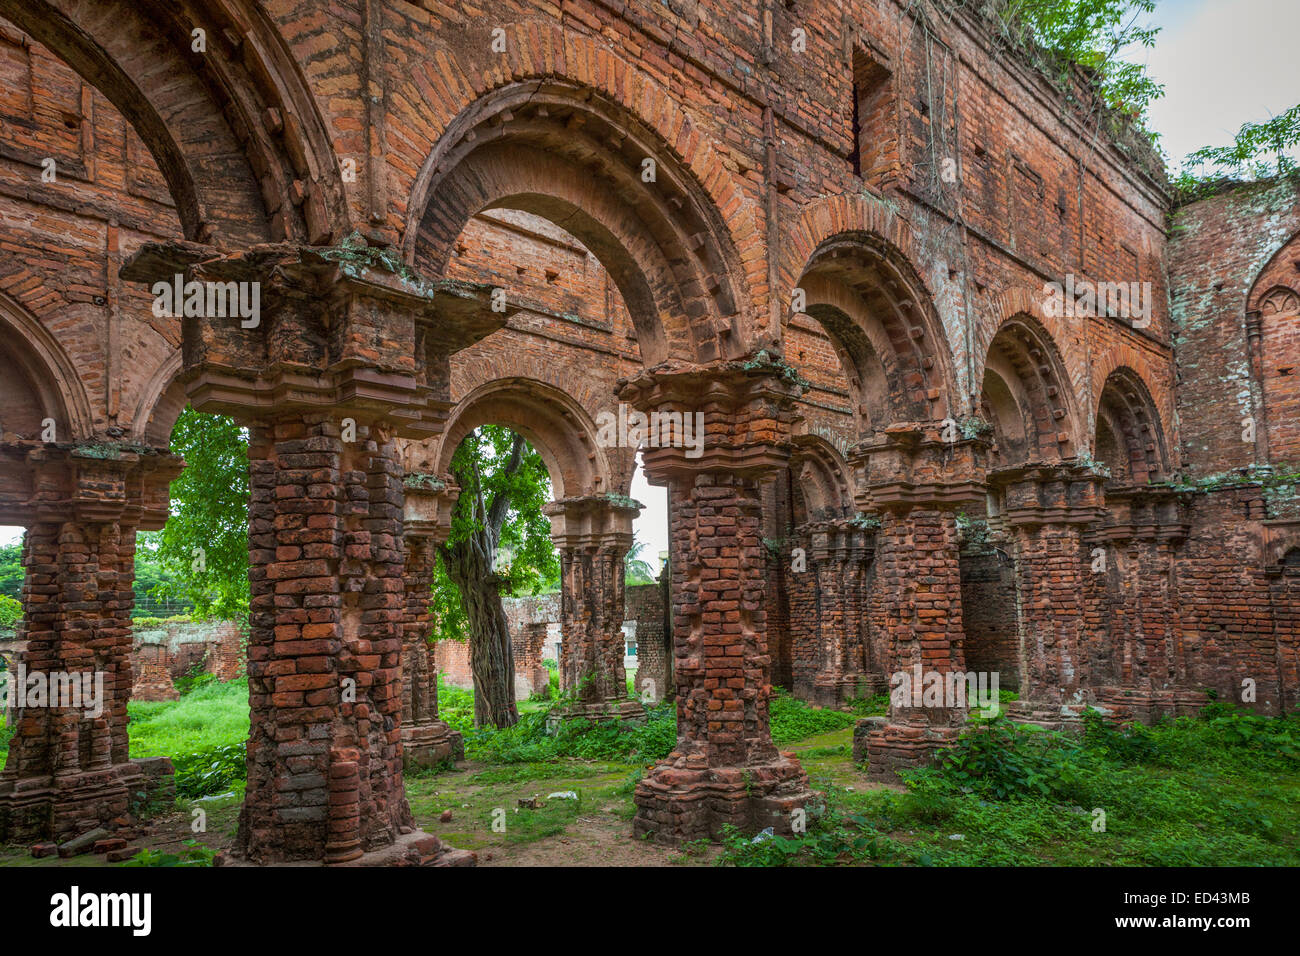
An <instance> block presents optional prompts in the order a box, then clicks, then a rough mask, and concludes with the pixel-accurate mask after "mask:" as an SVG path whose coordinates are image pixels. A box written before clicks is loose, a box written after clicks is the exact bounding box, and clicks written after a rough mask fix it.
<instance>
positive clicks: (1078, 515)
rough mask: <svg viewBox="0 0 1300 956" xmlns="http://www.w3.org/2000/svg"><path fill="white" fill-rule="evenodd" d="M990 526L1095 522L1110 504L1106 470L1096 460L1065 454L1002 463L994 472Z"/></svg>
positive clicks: (991, 473)
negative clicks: (1010, 465) (1003, 464)
mask: <svg viewBox="0 0 1300 956" xmlns="http://www.w3.org/2000/svg"><path fill="white" fill-rule="evenodd" d="M988 484H989V500H990V505H991V507H990V514H989V527H990V529H991V530H993V531H995V532H999V531H1002V530H1003V529H1005V528H1019V527H1023V528H1035V527H1041V526H1043V525H1090V524H1095V523H1097V522H1098V521H1100V520H1101V517H1102V514H1103V512H1104V510H1105V507H1106V495H1105V491H1104V488H1105V484H1106V476H1105V474H1103V473H1102V471H1101V470H1099V469H1098V468H1097V467H1096V465H1095V464H1094V463H1092V462H1090V461H1085V460H1083V459H1079V458H1062V459H1053V460H1050V461H1047V460H1045V461H1034V462H1026V463H1024V464H1022V465H1017V466H1015V467H1013V468H1001V469H998V470H997V471H994V472H990V473H989V476H988Z"/></svg>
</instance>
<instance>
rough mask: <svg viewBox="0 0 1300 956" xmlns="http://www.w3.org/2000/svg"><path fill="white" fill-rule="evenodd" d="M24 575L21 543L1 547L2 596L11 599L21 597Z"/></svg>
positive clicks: (0, 575) (0, 592) (0, 588)
mask: <svg viewBox="0 0 1300 956" xmlns="http://www.w3.org/2000/svg"><path fill="white" fill-rule="evenodd" d="M24 574H25V572H24V571H23V546H22V544H21V542H19V543H15V544H6V545H0V594H4V595H7V596H9V597H11V598H18V597H20V596H21V595H22V590H23V577H24Z"/></svg>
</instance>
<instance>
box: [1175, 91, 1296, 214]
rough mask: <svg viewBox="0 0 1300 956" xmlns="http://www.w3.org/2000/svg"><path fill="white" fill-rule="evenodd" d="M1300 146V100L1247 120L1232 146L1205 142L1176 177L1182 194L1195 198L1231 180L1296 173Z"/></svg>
mask: <svg viewBox="0 0 1300 956" xmlns="http://www.w3.org/2000/svg"><path fill="white" fill-rule="evenodd" d="M1296 146H1300V103H1297V104H1296V105H1295V106H1293V107H1291V108H1290V109H1289V110H1287V111H1286V112H1285V113H1282V114H1280V115H1278V116H1274V117H1273V118H1272V119H1270V120H1268V121H1267V122H1264V123H1246V124H1245V125H1244V126H1242V127H1241V129H1240V130H1238V131H1237V135H1236V138H1235V139H1234V140H1233V142H1232V145H1230V146H1204V147H1202V148H1201V149H1198V150H1197V151H1196V152H1194V153H1192V154H1190V155H1189V156H1188V157H1187V160H1186V161H1185V162H1184V164H1183V171H1182V173H1181V174H1180V175H1179V177H1178V179H1176V180H1175V181H1174V186H1175V187H1176V188H1177V190H1178V192H1179V194H1180V196H1181V197H1182V198H1184V199H1194V198H1197V197H1199V196H1202V195H1205V194H1207V193H1209V192H1212V191H1213V190H1214V189H1215V188H1217V186H1218V185H1220V184H1222V183H1224V182H1227V181H1232V180H1242V179H1268V178H1270V177H1272V176H1294V175H1296V174H1297V173H1298V172H1300V167H1298V166H1297V164H1296V161H1295V159H1294V157H1293V156H1291V152H1292V151H1293V150H1294V149H1295V147H1296Z"/></svg>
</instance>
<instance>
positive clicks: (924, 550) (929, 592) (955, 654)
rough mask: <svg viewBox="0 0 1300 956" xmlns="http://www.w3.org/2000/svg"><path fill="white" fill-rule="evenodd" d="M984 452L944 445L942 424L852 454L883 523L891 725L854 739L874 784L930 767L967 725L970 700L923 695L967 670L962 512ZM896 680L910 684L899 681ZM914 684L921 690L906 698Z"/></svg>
mask: <svg viewBox="0 0 1300 956" xmlns="http://www.w3.org/2000/svg"><path fill="white" fill-rule="evenodd" d="M986 450H987V444H986V443H985V442H984V441H982V440H981V439H962V440H960V441H957V442H947V441H943V440H942V439H941V437H940V429H939V427H938V424H937V423H919V424H913V423H905V424H900V425H894V426H890V427H888V428H886V429H884V430H883V431H881V432H877V433H876V435H875V436H874V437H873V438H872V439H869V440H867V441H864V442H860V443H859V444H858V445H856V446H854V448H853V449H852V452H851V454H850V464H851V465H852V466H853V467H854V469H855V471H857V473H858V481H857V487H858V488H859V489H860V491H859V494H858V506H859V508H860V509H861V510H863V511H870V512H874V513H876V514H878V515H879V516H880V529H879V531H878V532H877V534H876V555H875V569H874V570H875V580H874V582H873V588H872V591H871V597H870V601H869V608H868V618H869V622H870V630H871V631H872V632H873V633H874V634H878V635H883V640H881V641H879V642H878V643H877V644H876V647H877V648H879V650H880V653H881V656H882V657H883V660H882V662H881V663H882V664H883V666H884V668H885V671H886V673H888V674H889V675H890V677H891V700H890V707H889V718H888V719H887V720H886V721H878V720H877V721H875V722H873V723H871V724H868V723H867V722H863V723H862V724H861V725H860V728H859V733H856V734H855V741H854V749H855V754H854V756H855V757H856V758H858V759H862V758H863V757H866V758H867V759H868V772H869V773H870V774H871V775H872V776H873V777H877V778H881V779H889V778H892V777H894V776H895V775H896V773H897V771H898V770H899V769H903V768H906V767H914V766H918V765H920V764H922V763H925V762H927V761H928V760H929V759H931V757H932V756H933V754H934V752H935V751H936V750H938V749H940V748H942V747H944V746H947V745H948V744H950V743H951V741H952V740H953V739H954V738H955V737H956V736H957V734H958V733H959V732H960V730H961V727H962V725H963V724H964V722H965V717H966V706H965V705H964V702H961V701H952V700H949V699H948V697H947V696H946V695H944V696H941V697H939V699H937V700H935V699H934V698H932V697H927V696H926V695H925V694H924V693H923V691H924V689H925V687H926V686H927V684H928V683H930V682H931V681H937V682H943V683H945V684H947V683H949V675H954V674H958V673H961V672H963V671H964V670H965V660H964V655H963V644H964V641H965V633H964V631H963V628H962V606H961V568H960V556H959V549H960V542H959V535H958V530H957V520H956V513H957V511H959V510H962V509H969V508H971V507H972V506H974V505H976V504H978V502H980V501H982V500H983V497H984V495H985V491H984V487H983V475H984V472H985V469H986V467H987V466H986V461H985V455H986ZM900 674H904V675H906V676H907V681H908V683H901V682H899V681H895V679H894V678H895V676H896V675H900ZM935 675H937V676H935ZM917 677H920V678H921V679H922V687H921V688H920V689H916V690H915V694H905V693H904V692H906V691H911V690H913V687H912V685H914V684H915V683H916V679H917ZM862 730H866V731H867V732H866V733H865V734H864V733H861V731H862Z"/></svg>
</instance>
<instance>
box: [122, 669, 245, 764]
mask: <svg viewBox="0 0 1300 956" xmlns="http://www.w3.org/2000/svg"><path fill="white" fill-rule="evenodd" d="M127 713H128V714H129V715H130V718H131V724H130V735H131V756H132V757H158V756H166V757H174V756H176V755H177V754H187V753H196V752H200V751H204V750H211V749H212V748H214V747H221V746H227V745H230V744H242V743H244V741H246V740H247V739H248V680H247V678H244V679H241V680H233V681H229V682H227V683H224V684H220V683H209V684H203V685H202V686H199V687H196V688H195V689H194V690H193V691H192V692H191V693H189V694H186V695H184V696H183V697H181V699H180V700H178V701H158V702H152V703H148V702H145V701H132V702H131V703H130V704H128V705H127Z"/></svg>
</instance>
